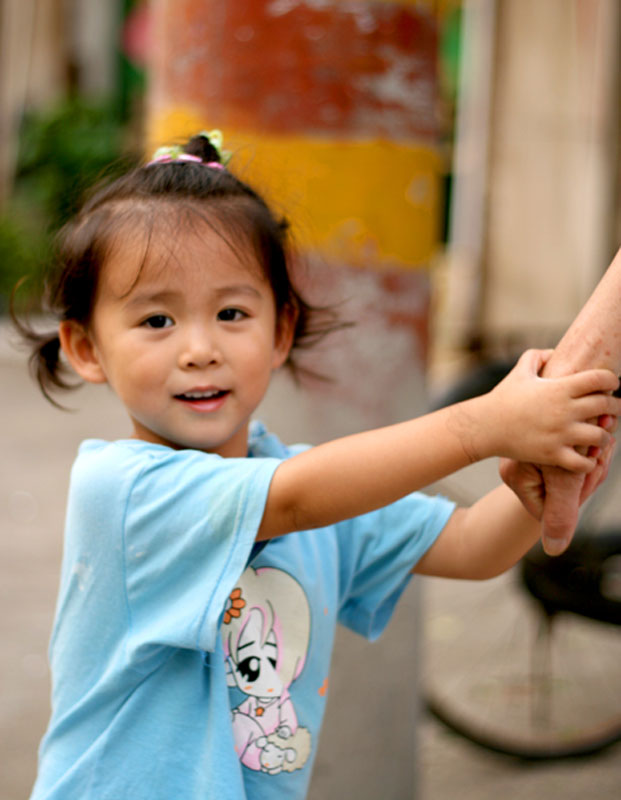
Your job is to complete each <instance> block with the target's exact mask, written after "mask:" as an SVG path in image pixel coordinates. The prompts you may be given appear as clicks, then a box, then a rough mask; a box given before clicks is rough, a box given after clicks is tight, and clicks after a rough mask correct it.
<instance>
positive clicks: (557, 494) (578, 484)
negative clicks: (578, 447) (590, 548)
mask: <svg viewBox="0 0 621 800" xmlns="http://www.w3.org/2000/svg"><path fill="white" fill-rule="evenodd" d="M542 472H543V480H544V483H545V501H544V506H543V531H542V535H541V542H542V545H543V549H544V551H545V552H546V553H547V554H548V555H549V556H558V555H560V554H561V553H563V552H564V551H565V550H566V549H567V548H568V546H569V544H570V542H571V539H572V536H573V534H574V531H575V529H576V525H577V524H578V510H579V508H580V494H581V491H582V484H583V483H584V475H582V474H574V473H573V472H567V470H564V469H560V468H559V467H543V469H542Z"/></svg>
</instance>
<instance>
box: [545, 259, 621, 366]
mask: <svg viewBox="0 0 621 800" xmlns="http://www.w3.org/2000/svg"><path fill="white" fill-rule="evenodd" d="M594 367H605V368H606V369H610V370H612V371H613V372H615V374H617V375H619V374H620V373H621V249H619V250H618V251H617V254H616V256H615V258H614V259H613V261H612V263H611V264H610V266H609V267H608V270H607V271H606V273H605V275H604V277H603V278H602V279H601V281H600V282H599V284H598V285H597V287H596V288H595V291H594V292H593V294H592V295H591V297H590V298H589V300H588V301H587V302H586V304H585V305H584V307H583V309H582V311H580V313H579V314H578V316H577V317H576V319H575V320H574V322H573V323H572V324H571V326H570V328H569V329H568V330H567V332H566V333H565V335H564V336H563V338H562V339H561V341H560V342H559V343H558V345H557V347H556V348H555V350H554V353H553V355H552V357H551V358H550V360H549V361H548V363H547V364H546V366H545V368H544V371H543V374H544V376H545V377H557V376H559V375H568V374H570V373H572V372H578V371H579V370H582V369H591V368H594Z"/></svg>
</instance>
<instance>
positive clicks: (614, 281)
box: [542, 249, 621, 555]
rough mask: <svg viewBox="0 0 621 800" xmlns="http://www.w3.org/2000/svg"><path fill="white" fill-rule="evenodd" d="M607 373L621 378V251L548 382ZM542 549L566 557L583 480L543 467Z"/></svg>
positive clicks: (556, 357)
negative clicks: (594, 372) (589, 370)
mask: <svg viewBox="0 0 621 800" xmlns="http://www.w3.org/2000/svg"><path fill="white" fill-rule="evenodd" d="M592 367H605V368H607V369H610V370H612V371H613V372H615V374H617V375H619V374H620V373H621V249H620V250H619V251H618V252H617V254H616V256H615V258H614V259H613V261H612V263H611V265H610V267H609V268H608V270H607V271H606V274H605V275H604V277H603V278H602V279H601V281H600V282H599V284H598V285H597V287H596V288H595V291H594V292H593V294H592V295H591V297H590V298H589V300H588V301H587V303H586V304H585V306H584V308H583V309H582V311H581V312H580V313H579V314H578V316H577V317H576V319H575V321H574V322H573V324H572V325H571V326H570V328H569V329H568V331H567V332H566V334H565V335H564V336H563V338H562V339H561V341H560V342H559V344H558V346H557V348H556V349H555V351H554V354H553V355H552V357H551V358H550V360H549V361H548V363H547V364H546V366H545V368H544V371H543V374H544V377H558V376H559V375H568V374H570V373H572V372H577V371H579V370H582V369H587V368H592ZM542 471H543V477H544V482H545V504H544V513H543V535H542V541H543V546H544V548H545V550H546V552H547V553H549V554H550V555H558V554H559V553H562V552H563V551H564V550H565V549H566V548H567V546H568V545H569V543H570V541H571V537H572V535H573V532H574V530H575V527H576V524H577V521H578V509H579V505H580V495H581V492H582V486H583V482H584V476H582V475H576V474H574V473H570V472H566V471H565V470H563V469H559V468H556V467H544V468H543V470H542Z"/></svg>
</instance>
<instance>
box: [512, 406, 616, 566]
mask: <svg viewBox="0 0 621 800" xmlns="http://www.w3.org/2000/svg"><path fill="white" fill-rule="evenodd" d="M599 424H600V425H601V426H602V427H603V428H605V429H606V430H607V431H608V432H609V433H614V431H615V430H616V428H617V420H616V418H614V417H610V416H604V417H601V418H600V419H599ZM614 449H615V442H614V441H612V442H610V444H609V445H608V446H606V447H605V448H603V449H602V450H600V451H596V450H595V449H592V450H591V451H590V452H589V456H590V457H592V458H596V465H595V469H593V470H592V471H591V472H589V473H588V474H587V475H576V474H574V473H571V472H567V471H566V470H563V469H557V468H556V467H538V466H536V465H534V464H525V463H522V462H517V461H513V460H510V459H501V461H500V475H501V477H502V479H503V481H504V482H505V483H506V484H507V486H509V487H510V488H511V489H512V490H513V491H514V492H515V493H516V495H517V496H518V497H519V498H520V500H521V501H522V504H523V505H524V507H525V508H526V510H527V511H528V512H529V513H530V514H531V515H532V516H533V517H535V518H536V519H538V520H541V521H542V522H543V526H544V528H543V534H545V536H546V538H545V539H542V541H543V546H544V549H545V551H546V552H547V553H548V554H549V555H558V554H559V553H561V552H562V551H563V550H565V549H566V547H567V546H568V544H569V542H570V541H571V537H572V534H573V532H574V529H575V527H576V524H577V521H578V510H579V508H580V506H581V505H582V503H584V502H585V500H587V499H588V498H589V497H590V496H591V495H592V494H593V492H595V490H596V489H597V488H598V487H599V486H600V485H601V484H602V483H603V481H604V480H605V479H606V476H607V475H608V470H609V468H610V462H611V460H612V456H613V454H614ZM568 478H574V479H575V478H579V479H580V480H571V481H570V480H568ZM568 502H569V503H570V507H569V508H568V505H567V503H568ZM555 515H556V516H555Z"/></svg>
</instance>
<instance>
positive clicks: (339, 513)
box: [22, 134, 621, 800]
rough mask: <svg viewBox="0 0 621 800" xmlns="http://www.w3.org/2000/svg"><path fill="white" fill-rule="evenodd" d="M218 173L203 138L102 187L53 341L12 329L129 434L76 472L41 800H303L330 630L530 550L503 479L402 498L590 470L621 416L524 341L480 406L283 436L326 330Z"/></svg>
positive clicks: (50, 374)
mask: <svg viewBox="0 0 621 800" xmlns="http://www.w3.org/2000/svg"><path fill="white" fill-rule="evenodd" d="M221 162H222V157H221V154H220V151H219V147H218V141H217V139H216V137H215V136H208V135H204V134H201V135H199V136H197V137H194V138H193V139H192V140H191V141H190V142H189V143H188V145H186V147H185V148H184V149H183V150H181V149H178V150H175V149H173V150H169V151H166V152H164V153H159V154H158V155H157V157H156V158H155V159H154V160H153V161H152V162H150V163H149V164H146V165H145V166H143V167H140V168H138V169H136V170H134V171H132V172H130V173H129V174H127V175H125V176H124V177H122V178H120V179H119V180H117V181H115V182H114V183H112V184H111V185H109V186H108V187H107V188H104V189H102V190H100V191H99V192H98V193H97V194H95V195H94V196H93V197H92V199H91V200H90V201H89V202H87V203H86V205H85V206H84V208H83V209H82V211H81V212H80V214H79V215H78V216H77V218H76V219H75V220H74V221H73V222H72V223H71V224H69V225H68V226H67V228H66V229H65V230H64V231H63V233H62V237H61V243H60V250H59V258H58V262H57V265H56V269H55V271H54V272H53V273H52V274H51V275H50V278H49V280H48V284H47V297H48V301H49V307H50V308H51V310H53V311H54V312H55V313H56V314H57V315H58V318H59V320H60V321H59V326H58V330H57V331H55V332H54V333H53V334H51V335H50V336H42V337H37V335H36V334H34V333H33V332H30V333H28V331H27V330H26V328H25V327H24V326H22V330H23V331H24V332H26V333H27V335H29V336H30V338H31V339H34V340H35V349H34V353H33V365H34V367H35V370H36V374H37V377H38V380H39V382H40V385H41V387H42V389H43V391H44V392H45V394H46V395H47V396H48V397H49V396H50V394H49V393H50V391H51V390H53V389H55V388H68V387H70V386H71V383H70V382H68V381H67V378H66V376H65V375H64V373H63V371H62V364H61V362H60V360H59V351H60V348H61V347H62V351H63V352H64V354H65V356H66V359H67V360H68V361H69V364H70V365H71V367H72V368H73V370H74V371H75V372H76V373H77V375H78V376H80V377H81V378H82V379H84V380H86V381H89V382H91V383H107V384H109V386H110V387H111V388H112V390H113V391H114V392H115V393H116V394H117V396H118V397H119V399H120V401H121V402H122V403H123V404H124V406H125V407H126V409H127V412H128V414H129V417H130V420H131V428H130V431H129V435H128V438H126V439H121V440H118V441H113V442H107V441H101V440H89V441H86V442H84V443H83V444H82V446H81V447H80V451H79V454H78V456H77V459H76V462H75V465H74V468H73V471H72V477H71V484H70V490H69V500H68V509H67V520H66V532H65V536H66V539H65V551H64V559H63V566H62V577H61V587H60V595H59V600H58V606H57V613H56V620H55V624H54V630H53V635H52V640H51V648H50V656H51V667H52V675H53V698H52V717H51V721H50V724H49V728H48V731H47V733H46V735H45V738H44V740H43V742H42V745H41V750H40V763H39V773H38V778H37V782H36V785H35V788H34V791H33V795H32V797H33V798H35V799H36V800H41V798H57V799H58V800H66V799H67V798H80V800H88V799H89V798H91V799H92V800H106V798H109V799H110V800H120V798H132V800H140V798H145V800H147V798H148V800H158V798H161V799H162V800H171V798H181V797H182V798H184V800H192V799H193V798H194V799H196V800H198V798H201V799H202V800H204V798H214V800H216V799H217V800H227V798H230V799H231V800H240V798H244V797H248V798H252V800H260V799H261V798H276V797H283V798H284V797H286V798H303V797H304V796H305V793H306V790H307V786H308V782H309V777H310V771H311V766H312V762H313V756H314V753H315V750H316V746H317V737H318V734H319V729H320V725H321V719H322V715H323V711H324V703H325V682H326V679H327V676H328V670H329V663H330V653H331V648H332V642H333V636H334V628H335V625H336V623H337V622H342V623H344V624H345V625H348V626H349V627H351V628H352V629H354V630H356V631H358V632H359V633H361V634H364V635H366V636H368V637H370V638H375V637H376V636H378V635H379V633H380V632H381V630H382V629H383V628H384V626H385V625H386V623H387V621H388V619H389V617H390V614H391V612H392V610H393V608H394V606H395V604H396V602H397V600H398V598H399V596H400V594H401V592H402V591H403V589H404V587H405V585H406V583H407V581H408V578H409V576H410V574H411V573H412V572H419V573H423V574H427V575H441V576H452V577H461V578H483V577H488V576H492V575H495V574H497V573H499V572H501V571H503V570H505V569H507V568H508V567H509V566H511V565H512V564H513V563H514V562H515V561H516V560H517V559H519V558H520V557H521V555H522V554H523V553H524V552H525V551H526V550H528V549H529V548H530V547H531V546H532V545H533V544H534V543H535V542H536V540H537V538H538V536H539V523H538V522H537V521H536V520H535V519H534V518H533V517H531V516H529V514H528V513H526V511H525V510H524V509H523V507H522V506H521V504H520V502H519V501H518V500H517V498H516V497H515V495H513V494H512V492H511V491H510V490H509V489H508V488H507V487H504V486H503V487H500V488H498V489H497V490H495V491H493V492H492V493H491V494H489V495H488V496H486V497H484V498H483V499H482V500H481V501H479V502H478V503H477V504H475V505H474V506H473V507H472V508H469V509H455V508H454V506H453V504H451V503H450V502H448V501H447V500H444V499H442V498H429V497H425V496H424V495H421V494H415V493H413V492H415V490H418V489H420V488H421V487H423V486H425V485H427V484H429V483H431V482H433V481H435V480H437V479H438V478H441V477H442V476H445V475H447V474H449V473H451V472H453V471H455V470H457V469H459V468H461V467H463V466H465V465H467V464H469V463H470V462H472V461H476V460H478V459H483V458H487V457H490V456H506V457H509V458H511V459H516V460H517V461H526V462H535V463H541V464H555V465H559V466H562V467H565V468H566V469H569V470H573V471H577V472H590V474H591V475H597V474H598V471H597V469H595V470H594V465H595V460H594V458H593V457H587V456H584V455H580V454H579V453H578V451H577V450H576V449H574V448H575V447H577V446H582V447H586V448H589V447H592V448H604V449H606V447H607V445H608V444H609V442H610V435H609V434H608V433H607V432H606V431H605V430H603V429H602V427H598V426H597V425H596V424H593V423H591V422H587V420H592V419H593V418H597V417H599V416H600V415H617V414H618V413H619V411H620V410H621V406H620V402H621V401H618V400H616V399H615V398H613V397H611V396H609V395H608V394H607V393H608V392H610V391H612V390H614V389H616V387H617V383H618V382H617V379H616V378H615V377H614V375H613V374H612V373H610V372H607V371H605V370H592V371H588V372H583V373H579V374H577V375H574V376H572V377H569V378H564V379H558V380H543V379H541V378H539V377H537V374H538V372H539V370H540V368H541V367H542V365H543V363H544V361H545V354H542V353H538V352H534V351H532V352H529V353H526V354H525V355H524V356H523V357H522V359H521V360H520V362H519V363H518V365H517V366H516V368H515V369H514V370H513V372H512V373H511V374H510V375H509V376H508V377H507V378H506V379H505V380H504V381H503V382H502V383H501V384H499V386H498V387H497V388H496V389H494V390H493V391H492V392H491V393H490V394H488V395H485V396H483V397H480V398H477V399H474V400H471V401H468V402H466V403H463V404H460V405H457V406H454V407H452V408H449V409H445V410H442V411H439V412H436V413H434V414H430V415H428V416H424V417H422V418H419V419H415V420H412V421H410V422H406V423H402V424H399V425H394V426H391V427H387V428H384V429H380V430H376V431H370V432H366V433H362V434H359V435H355V436H350V437H347V438H344V439H340V440H337V441H334V442H331V443H328V444H325V445H321V446H319V447H316V448H305V447H300V446H296V447H287V446H285V445H284V444H282V443H281V442H280V441H279V440H278V439H277V438H276V437H275V436H273V435H272V434H269V433H268V432H267V431H266V430H265V429H264V428H263V427H262V426H261V425H260V424H257V423H253V424H251V423H250V419H251V416H252V414H253V412H254V411H255V409H256V408H257V406H258V404H259V403H260V401H261V399H262V398H263V396H264V394H265V391H266V389H267V386H268V383H269V381H270V377H271V375H272V372H273V371H274V370H276V369H278V368H279V367H281V366H282V365H284V364H292V363H293V354H294V353H295V352H296V349H297V348H299V347H300V346H301V345H303V344H304V343H305V341H306V340H308V337H309V336H311V335H313V334H317V333H318V331H319V329H320V327H321V326H319V328H318V323H317V315H316V312H315V310H314V309H313V308H312V307H311V306H310V305H309V304H308V303H306V302H305V301H304V300H303V298H302V297H301V296H300V294H299V293H298V292H297V291H296V289H295V287H294V286H293V285H292V283H291V280H290V277H289V273H288V266H289V264H288V258H289V256H288V254H287V247H286V225H285V223H284V222H283V221H280V220H278V219H275V218H274V216H273V215H272V213H271V212H270V210H269V209H268V208H267V206H266V205H265V203H264V202H263V200H262V199H261V198H260V197H259V196H258V195H257V194H256V193H255V192H254V191H253V190H252V189H251V188H250V187H248V186H247V185H245V184H244V183H243V182H241V181H240V180H239V179H238V178H236V177H235V176H234V175H233V174H232V173H231V172H230V171H229V170H228V169H226V168H225V167H224V166H223V164H222V163H221ZM509 471H511V469H509ZM514 473H515V470H514ZM515 474H517V475H518V476H519V470H517V473H515ZM515 474H514V476H513V477H514V480H515V481H516V482H517V483H518V484H519V477H518V478H517V479H516V478H515ZM595 483H597V480H595V479H592V480H591V482H590V484H589V485H590V488H592V487H593V486H594V485H595ZM317 529H319V530H317ZM282 534H290V535H287V536H284V535H282ZM275 537H279V538H275ZM267 540H272V541H270V543H269V545H268V546H266V547H262V546H261V544H263V545H264V544H265V542H266V541H267ZM257 542H258V543H259V544H256V543H257Z"/></svg>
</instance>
